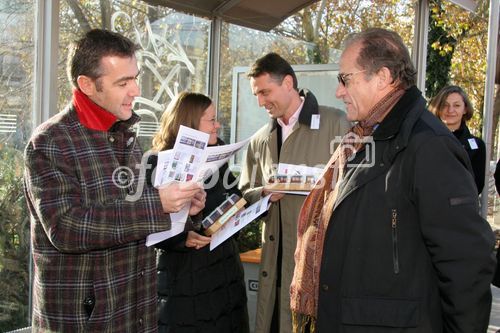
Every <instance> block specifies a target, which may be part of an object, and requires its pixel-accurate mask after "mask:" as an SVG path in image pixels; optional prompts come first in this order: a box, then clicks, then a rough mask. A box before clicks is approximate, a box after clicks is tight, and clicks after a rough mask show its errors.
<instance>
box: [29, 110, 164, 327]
mask: <svg viewBox="0 0 500 333" xmlns="http://www.w3.org/2000/svg"><path fill="white" fill-rule="evenodd" d="M138 120H139V117H138V116H137V115H136V114H133V116H132V118H131V119H129V120H127V121H121V122H117V123H115V124H114V125H113V127H112V128H111V129H110V130H109V131H97V130H91V129H88V128H86V127H84V126H83V125H82V124H81V123H80V121H79V119H78V116H77V114H76V111H75V109H74V107H73V106H70V107H68V108H67V109H66V110H64V111H63V112H61V113H60V114H58V115H56V116H55V117H53V118H51V119H50V120H48V121H47V122H46V123H44V124H42V125H41V126H40V127H39V128H37V129H36V130H35V132H34V134H33V136H32V138H31V140H30V142H29V143H28V145H27V147H26V151H25V164H26V165H25V192H26V199H27V202H28V207H29V210H30V213H31V237H32V238H31V240H32V249H33V250H32V252H33V261H34V266H35V271H34V281H33V322H32V325H33V331H34V332H154V331H156V329H157V315H156V302H157V297H156V269H155V268H156V267H155V266H156V263H155V255H154V249H153V248H147V247H146V246H145V238H146V236H147V235H148V234H150V233H153V232H158V231H164V230H166V229H168V228H170V220H169V218H168V215H167V214H164V213H163V210H162V206H161V203H160V199H159V195H158V192H157V191H156V189H154V188H151V187H147V186H143V187H141V184H142V182H141V181H138V178H139V174H140V168H139V167H138V164H139V163H141V158H142V150H141V148H140V146H139V144H138V142H136V137H135V133H134V132H132V131H131V130H130V126H132V125H133V124H134V123H136V122H137V121H138ZM130 171H132V173H130ZM142 174H144V173H142ZM130 182H132V183H133V185H129V183H130ZM136 191H137V193H138V194H140V195H136V196H131V194H134V193H136ZM127 195H128V196H129V197H128V198H127ZM130 196H131V197H130Z"/></svg>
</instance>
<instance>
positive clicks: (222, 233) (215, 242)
mask: <svg viewBox="0 0 500 333" xmlns="http://www.w3.org/2000/svg"><path fill="white" fill-rule="evenodd" d="M270 197H271V195H270V194H269V195H267V196H265V197H263V198H262V199H260V200H259V201H257V202H256V203H254V204H253V205H251V206H250V207H248V208H247V209H244V210H242V211H241V212H239V213H238V214H236V215H235V216H233V217H232V218H231V219H230V220H229V221H227V222H226V223H225V224H224V225H223V226H222V227H221V228H220V229H219V231H217V232H216V233H215V234H213V235H212V240H211V241H210V251H212V250H213V249H215V248H216V247H217V246H219V245H220V244H222V243H223V242H224V241H225V240H226V239H228V238H229V237H231V236H232V235H234V234H235V233H237V232H238V231H239V230H241V229H242V228H243V227H245V226H246V225H247V224H249V223H250V222H252V221H253V220H255V219H256V218H257V217H259V216H260V215H262V214H263V213H264V212H266V211H267V210H268V209H269V205H270V204H269V198H270Z"/></svg>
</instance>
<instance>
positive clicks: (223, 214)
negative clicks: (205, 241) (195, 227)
mask: <svg viewBox="0 0 500 333" xmlns="http://www.w3.org/2000/svg"><path fill="white" fill-rule="evenodd" d="M246 203H247V202H246V200H245V199H243V198H240V197H239V196H238V195H237V194H231V195H230V196H229V197H228V198H227V199H226V200H224V202H222V203H221V204H220V205H219V206H218V207H217V208H216V209H214V211H213V212H211V213H210V215H208V216H207V217H205V219H203V221H202V222H201V225H202V226H203V228H204V229H205V235H207V236H210V235H213V234H214V233H215V232H217V230H219V229H220V228H221V227H222V226H223V225H224V224H225V223H226V222H227V221H229V219H230V218H231V217H233V216H234V215H235V214H236V213H237V212H239V211H240V210H241V209H242V208H244V207H245V204H246Z"/></svg>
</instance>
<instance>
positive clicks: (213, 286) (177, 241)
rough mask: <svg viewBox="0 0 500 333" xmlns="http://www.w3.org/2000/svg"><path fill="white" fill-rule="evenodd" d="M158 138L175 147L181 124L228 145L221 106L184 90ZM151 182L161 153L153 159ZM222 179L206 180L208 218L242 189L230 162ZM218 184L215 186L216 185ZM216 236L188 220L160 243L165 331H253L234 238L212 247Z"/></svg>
mask: <svg viewBox="0 0 500 333" xmlns="http://www.w3.org/2000/svg"><path fill="white" fill-rule="evenodd" d="M160 122H161V123H160V129H159V131H158V133H157V134H156V135H155V137H154V138H153V147H152V150H153V151H155V152H159V151H162V150H167V149H171V148H173V146H174V143H175V140H176V137H177V134H178V133H179V127H180V126H181V125H184V126H187V127H191V128H193V129H196V130H199V131H202V132H205V133H208V134H210V138H209V141H208V144H209V145H222V144H224V142H222V140H220V139H219V138H218V136H217V132H218V129H219V128H220V124H219V122H218V121H217V120H216V112H215V106H214V104H213V103H212V101H211V100H210V98H209V97H207V96H205V95H203V94H198V93H193V92H181V93H180V94H179V95H178V96H177V97H176V98H175V99H174V100H173V101H172V102H171V103H170V104H169V106H168V108H167V110H166V111H165V112H164V113H163V115H162V117H161V121H160ZM149 163H150V165H151V164H152V168H151V169H149V170H148V171H149V172H148V176H147V178H148V182H149V183H150V184H151V183H152V180H151V178H152V174H153V173H152V170H154V169H155V167H156V164H157V156H155V155H152V156H151V157H150V160H149ZM212 177H218V178H217V182H215V181H212V179H211V178H209V179H208V180H206V181H205V187H206V188H205V190H206V193H207V199H206V202H205V208H204V209H203V211H202V214H203V217H205V216H207V215H208V214H210V213H211V212H212V211H213V210H214V209H215V208H216V207H217V206H218V205H220V204H221V203H222V202H223V201H224V200H225V199H226V198H227V196H229V195H231V194H233V193H236V194H238V195H239V196H241V193H240V191H239V190H238V188H237V181H236V178H235V177H234V175H233V174H232V173H231V172H230V171H229V169H228V165H227V163H226V164H225V165H223V166H222V167H221V168H220V169H219V172H218V174H214V175H212ZM214 183H215V185H214ZM209 242H210V237H206V236H203V235H202V234H201V230H200V226H199V225H195V224H194V223H189V222H188V223H186V229H185V231H184V232H183V233H181V234H179V235H177V236H174V237H172V238H169V239H167V240H165V241H163V242H161V243H159V244H157V245H156V247H157V249H158V260H157V261H158V318H159V322H158V325H159V332H160V333H166V332H169V333H175V332H193V333H194V332H203V333H205V332H214V333H215V332H217V333H219V332H223V333H224V332H227V333H232V332H242V333H246V332H248V331H249V328H248V313H247V305H246V303H247V298H246V293H245V282H244V274H243V267H242V264H241V261H240V257H239V251H238V246H237V244H236V241H235V240H234V238H230V239H228V240H227V241H225V242H224V243H223V244H221V245H219V246H218V247H216V248H215V249H214V250H212V251H210V249H209V247H208V246H206V245H207V244H208V243H209Z"/></svg>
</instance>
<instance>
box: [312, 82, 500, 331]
mask: <svg viewBox="0 0 500 333" xmlns="http://www.w3.org/2000/svg"><path fill="white" fill-rule="evenodd" d="M373 138H374V143H375V149H374V150H372V148H371V147H370V146H368V147H367V149H366V150H365V151H363V152H360V153H359V154H358V155H357V156H356V157H355V161H353V163H359V161H361V160H362V159H363V158H364V157H365V156H366V155H367V154H365V153H366V152H367V151H368V152H370V153H374V154H373V155H371V156H373V159H372V160H371V161H373V164H372V165H369V163H366V164H365V167H362V166H358V167H357V168H350V169H349V170H348V171H347V174H346V179H345V181H344V182H343V183H342V184H341V187H340V191H339V196H338V199H337V202H336V207H335V209H334V211H333V215H332V217H331V220H330V223H329V225H328V229H327V232H326V237H325V243H324V250H323V257H322V265H321V272H320V285H319V305H318V307H319V308H318V318H317V328H318V331H319V332H320V333H327V332H337V333H353V332H363V333H368V332H369V333H377V332H412V333H416V332H419V333H438V332H439V333H440V332H456V333H458V332H464V333H465V332H467V333H472V332H478V333H479V332H481V333H483V332H486V330H487V327H488V320H489V313H490V307H491V292H490V282H491V279H492V275H493V270H494V268H495V258H494V254H493V248H494V237H493V233H492V231H491V228H490V226H489V225H488V223H487V222H486V221H485V220H484V219H482V218H481V217H480V215H479V214H478V202H477V201H478V200H477V191H476V188H475V185H474V180H473V177H472V175H471V167H470V162H469V159H468V157H467V155H466V153H465V151H464V150H463V148H462V147H461V146H460V145H459V143H458V142H457V140H456V139H455V138H454V137H453V135H452V134H451V132H450V131H449V130H448V129H447V128H446V127H445V126H444V125H443V124H442V123H441V122H440V121H439V120H438V119H437V118H436V117H434V116H433V115H432V114H431V113H430V112H428V111H427V110H426V109H425V100H424V99H423V98H422V97H421V93H420V91H419V90H418V89H417V88H415V87H412V88H410V89H409V90H408V91H407V92H406V93H405V95H403V97H402V98H401V100H400V101H399V102H398V103H397V104H396V105H395V107H394V108H393V109H392V111H391V112H390V113H389V114H388V115H387V117H386V118H385V119H384V120H383V122H382V123H381V124H380V125H379V127H378V128H377V129H376V131H375V132H374V135H373ZM367 164H368V165H367Z"/></svg>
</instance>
